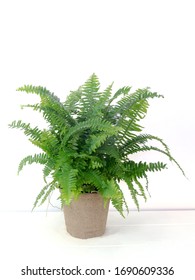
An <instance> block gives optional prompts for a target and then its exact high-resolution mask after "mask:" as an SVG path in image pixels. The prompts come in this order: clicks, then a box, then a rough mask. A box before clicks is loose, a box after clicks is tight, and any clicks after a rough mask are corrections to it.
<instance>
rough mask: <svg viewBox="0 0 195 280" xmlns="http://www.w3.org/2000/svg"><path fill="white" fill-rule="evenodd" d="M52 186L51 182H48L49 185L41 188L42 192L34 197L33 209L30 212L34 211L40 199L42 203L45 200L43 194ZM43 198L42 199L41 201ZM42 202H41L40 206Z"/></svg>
mask: <svg viewBox="0 0 195 280" xmlns="http://www.w3.org/2000/svg"><path fill="white" fill-rule="evenodd" d="M52 186H53V181H52V182H50V183H49V184H47V185H46V186H45V187H43V188H42V190H41V191H40V193H39V194H38V196H37V197H36V200H35V202H34V204H33V208H32V211H33V210H34V209H35V207H36V206H37V205H38V203H39V201H40V200H41V199H42V201H44V200H46V198H47V197H46V196H45V193H46V191H47V190H48V189H49V188H50V187H52ZM43 197H44V199H43ZM42 203H43V202H41V204H42Z"/></svg>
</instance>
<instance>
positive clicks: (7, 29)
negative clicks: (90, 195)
mask: <svg viewBox="0 0 195 280" xmlns="http://www.w3.org/2000/svg"><path fill="white" fill-rule="evenodd" d="M194 12H195V11H194V7H193V1H189V0H185V1H184V0H183V1H165V0H164V1H155V0H148V1H144V0H136V1H131V0H129V1H127V0H120V1H119V0H118V1H115V0H112V1H109V0H104V1H103V0H98V1H97V0H82V1H79V0H71V1H65V0H64V1H61V0H55V1H54V0H53V1H50V0H47V1H45V0H33V1H26V0H17V1H11V0H6V1H1V2H0V28H1V33H0V36H1V38H0V39H1V44H0V77H1V78H0V80H1V83H0V91H1V118H0V122H1V123H0V124H1V137H0V141H1V145H0V147H1V161H0V164H1V185H0V188H1V196H0V210H2V211H9V210H15V211H17V210H22V211H28V210H31V208H32V204H33V202H34V199H35V197H36V195H37V194H38V192H39V191H40V188H41V187H42V186H43V180H42V173H41V166H35V167H34V168H31V167H30V168H28V167H26V168H25V169H24V171H23V172H22V174H21V175H20V176H19V177H18V176H17V175H16V171H17V165H18V163H19V161H20V159H22V158H23V157H24V156H26V155H28V154H31V153H32V154H33V152H35V151H36V148H35V147H32V145H31V144H30V143H28V140H27V139H26V137H25V136H24V135H23V134H22V132H19V131H18V130H16V131H15V130H10V129H8V123H9V122H11V121H12V120H14V119H21V118H22V119H25V120H27V121H30V122H32V123H33V124H41V119H40V117H39V116H38V115H37V114H35V113H34V112H33V114H32V113H31V112H30V111H21V110H20V106H19V105H20V104H25V103H30V102H31V101H32V100H35V97H33V96H30V95H28V96H26V95H25V94H21V93H18V92H16V88H17V87H19V86H22V85H24V84H33V85H42V86H46V87H47V88H48V89H49V90H51V91H53V92H55V94H57V95H58V96H59V97H60V98H61V99H65V97H66V95H67V94H68V93H69V91H70V90H74V89H76V88H77V87H78V86H79V85H81V84H82V83H83V82H85V80H86V79H87V78H88V77H89V76H90V75H91V74H92V73H93V72H95V73H96V74H97V75H98V76H99V78H100V81H101V83H102V86H103V87H105V86H107V85H108V84H110V83H111V82H112V81H114V82H115V84H114V85H115V89H118V87H120V86H124V85H132V86H133V89H136V88H137V87H146V86H150V87H151V89H152V90H154V91H157V92H158V93H160V94H163V95H164V96H165V99H163V100H161V99H158V100H155V101H152V102H151V107H150V110H149V114H148V117H147V118H146V120H145V121H144V125H145V127H146V131H147V133H151V134H154V135H157V136H159V137H161V138H163V139H164V140H165V142H166V143H167V144H168V145H169V147H170V149H171V151H172V154H173V156H174V157H175V158H176V159H177V160H178V161H179V163H180V164H181V165H182V167H183V168H184V170H185V171H186V174H187V176H188V178H189V180H187V179H185V178H184V177H183V176H182V174H181V172H180V171H179V170H178V169H177V168H176V167H175V166H174V165H172V164H169V169H168V170H167V171H163V172H161V173H156V174H151V176H150V185H149V187H150V193H151V195H152V197H151V198H150V199H149V200H148V202H147V203H146V204H145V203H141V209H192V208H193V209H195V175H194V167H195V164H194V155H195V147H194V146H195V145H194V143H195V125H194V94H195V93H194V91H195V90H194V74H195V68H194V65H195V52H194V50H195V39H194V26H195V17H194ZM146 157H147V159H151V160H152V159H155V158H158V159H164V157H159V156H158V157H157V155H156V154H147V156H146V155H145V156H144V157H142V156H141V155H139V157H138V156H137V158H136V159H137V160H144V159H145V158H146ZM165 160H166V159H165ZM129 201H130V206H131V205H132V204H131V203H132V202H131V200H129ZM54 203H55V202H54ZM46 207H47V205H44V206H43V207H41V208H39V210H45V208H46ZM131 208H132V209H135V207H134V205H132V206H131Z"/></svg>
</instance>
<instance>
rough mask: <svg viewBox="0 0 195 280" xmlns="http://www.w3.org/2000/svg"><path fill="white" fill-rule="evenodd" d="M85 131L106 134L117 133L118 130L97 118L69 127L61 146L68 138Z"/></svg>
mask: <svg viewBox="0 0 195 280" xmlns="http://www.w3.org/2000/svg"><path fill="white" fill-rule="evenodd" d="M86 129H90V130H91V131H92V132H96V131H107V132H108V133H109V132H110V133H113V134H114V133H117V132H118V131H119V130H120V128H119V127H114V126H112V124H110V123H109V122H108V121H106V120H102V119H99V118H93V119H90V120H87V121H82V122H79V123H78V124H76V125H75V126H73V127H71V128H70V129H69V131H68V133H67V134H65V136H64V139H63V144H64V145H65V144H66V142H67V141H68V140H69V138H71V137H73V136H75V135H76V134H77V133H81V132H83V131H84V130H86Z"/></svg>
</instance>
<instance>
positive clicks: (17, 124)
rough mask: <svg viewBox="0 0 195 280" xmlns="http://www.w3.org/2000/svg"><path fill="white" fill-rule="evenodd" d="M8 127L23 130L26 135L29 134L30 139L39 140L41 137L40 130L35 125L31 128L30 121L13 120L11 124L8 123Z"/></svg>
mask: <svg viewBox="0 0 195 280" xmlns="http://www.w3.org/2000/svg"><path fill="white" fill-rule="evenodd" d="M9 127H10V128H17V129H20V130H23V132H24V134H25V135H26V136H30V139H32V140H39V139H40V138H41V134H42V131H41V130H40V129H39V128H38V127H37V126H36V127H34V128H31V126H30V123H28V124H26V123H23V122H22V121H21V120H19V121H13V122H12V123H11V124H9Z"/></svg>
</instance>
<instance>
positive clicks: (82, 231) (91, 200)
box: [64, 193, 110, 239]
mask: <svg viewBox="0 0 195 280" xmlns="http://www.w3.org/2000/svg"><path fill="white" fill-rule="evenodd" d="M109 202H110V201H108V202H107V203H106V205H105V204H104V200H103V198H102V197H101V195H100V194H98V193H86V194H81V195H80V197H79V198H78V200H73V201H72V202H71V204H70V205H69V206H67V205H65V206H64V217H65V224H66V229H67V232H68V233H69V234H70V235H72V236H73V237H77V238H82V239H86V238H92V237H97V236H101V235H103V234H104V232H105V229H106V222H107V216H108V208H109Z"/></svg>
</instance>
